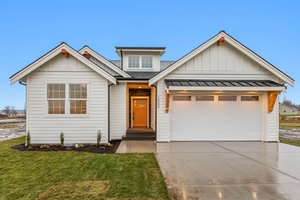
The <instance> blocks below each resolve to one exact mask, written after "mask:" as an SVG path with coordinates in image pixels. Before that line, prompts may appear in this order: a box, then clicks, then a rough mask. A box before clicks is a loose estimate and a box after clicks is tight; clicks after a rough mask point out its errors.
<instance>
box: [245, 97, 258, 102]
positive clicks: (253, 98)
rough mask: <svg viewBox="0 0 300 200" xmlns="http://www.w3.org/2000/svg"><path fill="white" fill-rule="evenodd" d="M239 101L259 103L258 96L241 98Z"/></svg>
mask: <svg viewBox="0 0 300 200" xmlns="http://www.w3.org/2000/svg"><path fill="white" fill-rule="evenodd" d="M241 101H259V96H241Z"/></svg>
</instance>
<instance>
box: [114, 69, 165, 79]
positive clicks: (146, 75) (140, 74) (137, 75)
mask: <svg viewBox="0 0 300 200" xmlns="http://www.w3.org/2000/svg"><path fill="white" fill-rule="evenodd" d="M127 73H128V74H129V75H130V76H132V78H123V77H116V78H117V79H118V80H149V79H151V78H152V77H154V76H155V75H156V74H158V73H159V72H136V71H133V72H130V71H127Z"/></svg>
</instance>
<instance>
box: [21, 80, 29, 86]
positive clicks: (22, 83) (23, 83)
mask: <svg viewBox="0 0 300 200" xmlns="http://www.w3.org/2000/svg"><path fill="white" fill-rule="evenodd" d="M19 83H20V84H21V85H24V86H27V84H26V83H25V82H22V81H19Z"/></svg>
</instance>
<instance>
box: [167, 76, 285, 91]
mask: <svg viewBox="0 0 300 200" xmlns="http://www.w3.org/2000/svg"><path fill="white" fill-rule="evenodd" d="M165 85H166V87H167V89H168V90H180V89H182V90H218V89H219V90H266V91H269V90H284V89H286V88H285V86H284V85H283V84H278V83H275V82H273V81H270V80H183V79H180V80H178V79H166V80H165Z"/></svg>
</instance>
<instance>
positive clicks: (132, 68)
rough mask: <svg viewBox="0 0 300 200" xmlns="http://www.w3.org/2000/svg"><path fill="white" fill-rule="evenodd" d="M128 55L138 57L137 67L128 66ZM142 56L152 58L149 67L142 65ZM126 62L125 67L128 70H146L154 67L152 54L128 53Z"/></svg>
mask: <svg viewBox="0 0 300 200" xmlns="http://www.w3.org/2000/svg"><path fill="white" fill-rule="evenodd" d="M130 57H138V58H139V67H130V64H129V58H130ZM143 57H151V59H152V67H149V68H145V67H142V58H143ZM127 62H128V63H127V68H128V69H129V70H135V69H139V70H145V71H147V70H152V69H154V67H153V56H152V55H128V58H127Z"/></svg>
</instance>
